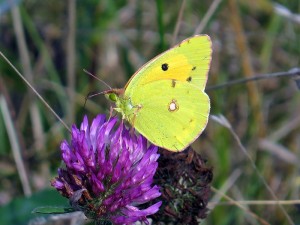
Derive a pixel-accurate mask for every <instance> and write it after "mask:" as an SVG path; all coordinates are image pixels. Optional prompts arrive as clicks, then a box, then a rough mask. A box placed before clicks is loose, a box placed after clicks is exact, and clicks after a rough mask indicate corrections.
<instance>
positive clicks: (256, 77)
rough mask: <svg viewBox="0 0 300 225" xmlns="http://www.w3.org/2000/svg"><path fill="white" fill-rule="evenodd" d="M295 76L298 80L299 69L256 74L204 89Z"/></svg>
mask: <svg viewBox="0 0 300 225" xmlns="http://www.w3.org/2000/svg"><path fill="white" fill-rule="evenodd" d="M296 76H299V78H300V68H293V69H291V70H289V71H284V72H277V73H268V74H257V75H253V76H251V77H247V78H242V79H237V80H233V81H228V82H226V83H224V84H217V85H213V86H209V87H207V88H206V90H207V91H211V90H216V89H221V88H225V87H229V86H232V85H237V84H243V83H247V82H250V81H258V80H264V79H269V78H279V77H296Z"/></svg>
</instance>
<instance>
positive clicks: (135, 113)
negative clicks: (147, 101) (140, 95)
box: [130, 105, 142, 133]
mask: <svg viewBox="0 0 300 225" xmlns="http://www.w3.org/2000/svg"><path fill="white" fill-rule="evenodd" d="M134 107H135V108H136V109H135V110H134V116H133V119H132V123H131V125H132V127H131V129H130V132H131V133H133V128H134V122H135V118H136V116H137V114H138V112H139V111H140V110H141V108H142V105H136V106H134Z"/></svg>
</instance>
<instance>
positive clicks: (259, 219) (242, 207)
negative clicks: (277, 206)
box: [211, 187, 270, 225]
mask: <svg viewBox="0 0 300 225" xmlns="http://www.w3.org/2000/svg"><path fill="white" fill-rule="evenodd" d="M211 189H212V191H213V192H215V193H217V194H219V195H220V196H222V197H223V198H225V199H226V200H227V201H229V202H231V203H232V204H233V205H236V206H237V207H239V208H241V209H242V210H243V211H245V212H246V213H248V214H249V215H251V216H252V217H254V218H255V219H257V220H258V221H259V222H260V223H261V224H264V225H270V223H268V222H267V221H266V220H264V219H263V218H261V217H259V216H257V215H256V214H255V213H253V212H252V211H250V210H249V209H247V208H246V207H245V206H243V205H242V204H240V203H239V202H238V201H235V200H234V199H232V198H230V197H229V196H228V195H226V194H224V193H222V192H220V191H219V190H217V189H216V188H214V187H211Z"/></svg>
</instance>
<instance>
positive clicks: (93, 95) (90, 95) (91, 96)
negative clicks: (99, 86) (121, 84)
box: [83, 91, 106, 108]
mask: <svg viewBox="0 0 300 225" xmlns="http://www.w3.org/2000/svg"><path fill="white" fill-rule="evenodd" d="M105 92H106V91H102V92H98V93H94V92H90V93H88V94H87V96H86V97H85V100H84V105H83V108H85V105H86V102H87V100H88V99H89V98H93V97H95V96H98V95H102V94H105Z"/></svg>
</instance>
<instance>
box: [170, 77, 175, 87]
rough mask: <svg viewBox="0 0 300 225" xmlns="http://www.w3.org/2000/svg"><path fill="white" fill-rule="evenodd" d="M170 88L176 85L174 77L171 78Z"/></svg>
mask: <svg viewBox="0 0 300 225" xmlns="http://www.w3.org/2000/svg"><path fill="white" fill-rule="evenodd" d="M171 85H172V88H174V87H175V86H176V80H175V79H172V84H171Z"/></svg>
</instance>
